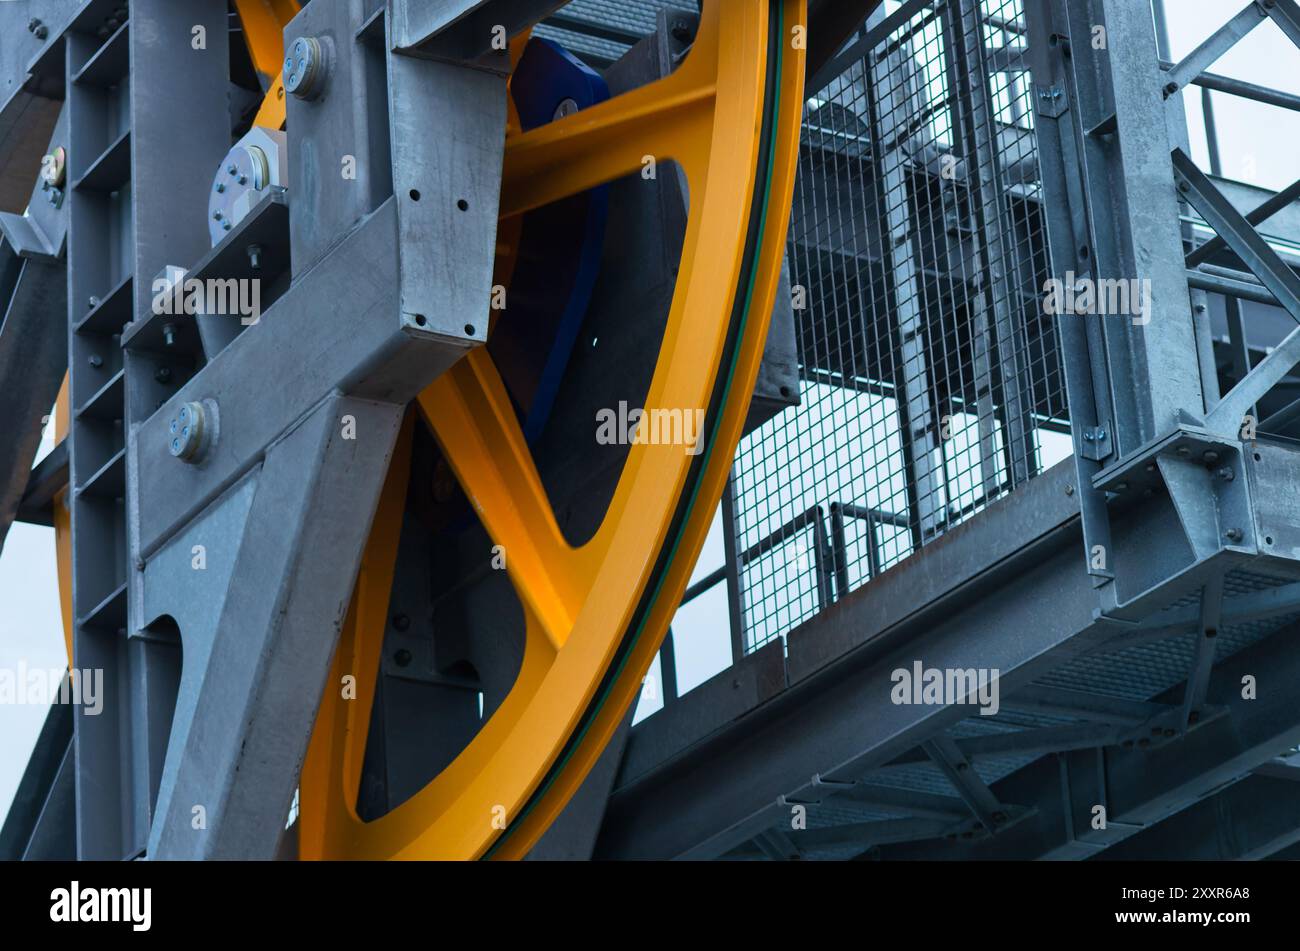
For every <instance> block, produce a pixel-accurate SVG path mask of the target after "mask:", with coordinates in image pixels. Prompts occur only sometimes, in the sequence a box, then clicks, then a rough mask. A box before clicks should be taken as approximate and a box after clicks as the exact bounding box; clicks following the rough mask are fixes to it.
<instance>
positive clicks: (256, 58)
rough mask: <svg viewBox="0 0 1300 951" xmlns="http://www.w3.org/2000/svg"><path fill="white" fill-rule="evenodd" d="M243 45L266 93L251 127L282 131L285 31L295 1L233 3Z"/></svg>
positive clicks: (239, 0) (295, 9)
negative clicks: (237, 14)
mask: <svg viewBox="0 0 1300 951" xmlns="http://www.w3.org/2000/svg"><path fill="white" fill-rule="evenodd" d="M235 9H236V11H238V13H239V20H240V23H241V24H242V26H243V29H244V44H245V45H246V46H247V47H248V56H249V58H250V59H251V60H252V61H253V68H254V69H255V70H257V75H258V78H259V79H260V80H261V82H262V89H263V91H264V92H265V93H266V96H265V98H263V100H262V105H261V108H259V109H258V110H257V116H256V117H255V118H254V119H253V124H254V125H259V126H262V127H264V128H267V129H282V128H284V74H283V71H282V68H281V67H282V65H283V62H284V38H283V37H284V27H285V24H287V23H288V22H289V21H290V20H292V19H293V18H294V17H295V16H297V14H298V10H299V9H300V5H299V3H298V0H235Z"/></svg>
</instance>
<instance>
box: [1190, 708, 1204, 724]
mask: <svg viewBox="0 0 1300 951" xmlns="http://www.w3.org/2000/svg"><path fill="white" fill-rule="evenodd" d="M1200 719H1201V711H1199V710H1193V711H1192V712H1191V713H1189V714H1187V722H1188V723H1195V722H1197V721H1198V720H1200Z"/></svg>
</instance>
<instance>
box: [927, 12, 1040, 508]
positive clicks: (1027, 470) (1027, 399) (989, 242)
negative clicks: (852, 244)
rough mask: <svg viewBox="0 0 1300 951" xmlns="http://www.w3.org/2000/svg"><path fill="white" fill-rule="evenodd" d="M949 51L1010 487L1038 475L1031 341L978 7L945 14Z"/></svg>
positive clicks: (982, 311) (981, 306)
mask: <svg viewBox="0 0 1300 951" xmlns="http://www.w3.org/2000/svg"><path fill="white" fill-rule="evenodd" d="M943 9H944V14H945V15H944V17H943V20H944V25H945V30H946V33H947V45H948V47H949V50H950V52H951V56H952V60H953V68H954V75H953V76H952V78H951V83H950V85H951V87H952V89H953V91H954V94H955V95H956V98H957V101H958V112H959V115H960V117H961V123H962V125H963V127H964V131H965V133H966V140H965V142H964V146H965V148H964V150H963V151H964V156H963V157H964V158H965V159H966V178H967V182H968V184H969V187H970V190H971V193H972V195H973V198H974V204H975V207H976V210H977V214H978V228H977V235H978V237H977V242H978V244H979V247H980V250H979V252H978V255H977V262H978V263H977V265H976V266H977V268H979V273H980V285H981V286H980V292H979V296H978V298H977V303H976V306H977V307H978V308H979V314H978V316H979V317H980V318H982V319H983V320H984V321H985V322H987V319H988V318H987V317H986V316H985V314H986V313H991V314H992V317H993V327H994V337H993V353H992V356H993V359H994V360H995V361H996V364H997V369H998V374H997V375H998V380H999V381H1000V384H1001V386H1000V391H1001V393H1000V397H1001V398H1000V400H999V402H1000V404H1001V409H1002V416H1003V420H1004V426H1005V430H1004V436H1005V439H1004V445H1005V447H1006V453H1007V462H1008V466H1007V472H1008V475H1009V477H1010V481H1011V485H1012V487H1013V488H1014V487H1015V486H1016V485H1019V484H1021V483H1023V482H1025V481H1026V480H1028V479H1029V477H1030V476H1032V475H1034V474H1035V472H1036V471H1037V448H1036V440H1035V428H1036V427H1035V426H1034V418H1033V395H1032V389H1031V387H1030V384H1029V367H1028V364H1027V359H1028V351H1029V341H1028V337H1027V336H1026V334H1025V326H1024V319H1023V305H1022V304H1021V302H1020V301H1019V300H1018V293H1017V291H1018V289H1019V287H1020V286H1021V281H1020V280H1019V274H1018V272H1019V263H1018V261H1017V260H1016V255H1015V254H1013V253H1012V248H1011V246H1010V238H1009V235H1010V234H1011V231H1012V229H1011V223H1010V221H1009V220H1008V217H1007V214H1006V209H1005V207H1004V205H1005V201H1004V196H1005V194H1006V192H1005V188H1004V185H1003V182H1002V170H1001V168H1000V167H999V166H1000V149H999V147H998V135H997V116H996V114H995V112H994V108H993V103H992V96H991V95H990V93H989V85H988V82H989V74H988V64H987V56H986V51H985V45H984V25H983V19H982V16H981V13H980V9H979V5H978V3H977V2H976V0H954V2H953V3H950V4H948V5H946V6H945V7H944V8H943Z"/></svg>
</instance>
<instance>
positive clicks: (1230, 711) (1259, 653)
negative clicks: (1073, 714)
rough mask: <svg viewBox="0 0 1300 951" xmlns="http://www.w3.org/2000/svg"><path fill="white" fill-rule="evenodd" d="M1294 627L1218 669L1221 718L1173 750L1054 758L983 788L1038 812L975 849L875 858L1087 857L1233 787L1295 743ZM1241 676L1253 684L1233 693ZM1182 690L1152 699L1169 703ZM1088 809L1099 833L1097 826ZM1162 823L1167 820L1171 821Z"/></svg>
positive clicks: (1298, 723) (921, 848) (1298, 732)
mask: <svg viewBox="0 0 1300 951" xmlns="http://www.w3.org/2000/svg"><path fill="white" fill-rule="evenodd" d="M1298 631H1300V627H1297V625H1295V624H1291V625H1288V626H1287V627H1284V628H1282V629H1280V630H1278V631H1276V632H1275V633H1273V634H1272V635H1270V636H1269V637H1268V638H1267V639H1265V640H1264V641H1261V642H1259V643H1258V644H1256V645H1254V646H1252V647H1250V648H1247V649H1246V650H1244V651H1241V652H1240V653H1238V654H1235V655H1233V656H1232V657H1230V658H1228V659H1227V660H1225V661H1223V662H1222V663H1221V664H1220V665H1219V666H1218V667H1217V668H1216V669H1215V671H1214V673H1213V675H1212V676H1211V678H1210V683H1209V687H1208V690H1207V697H1208V700H1209V702H1210V703H1211V704H1213V705H1215V706H1218V707H1221V708H1222V709H1223V711H1224V714H1223V715H1221V716H1218V717H1216V718H1214V719H1212V720H1210V721H1208V722H1203V723H1200V724H1198V725H1197V727H1196V728H1195V729H1194V730H1192V731H1190V732H1188V734H1187V735H1186V736H1184V737H1183V738H1181V739H1180V740H1178V741H1177V742H1173V743H1166V744H1164V745H1160V746H1153V747H1151V748H1149V749H1140V748H1119V749H1116V748H1109V749H1106V750H1094V751H1085V752H1075V753H1066V754H1062V755H1060V756H1059V757H1056V758H1047V759H1042V760H1039V761H1037V762H1035V763H1032V764H1030V765H1029V766H1027V767H1025V768H1024V769H1022V770H1019V771H1017V772H1016V773H1013V774H1012V775H1010V776H1008V777H1006V778H1005V779H1002V780H1000V781H998V782H996V783H994V784H993V787H992V788H993V790H994V792H995V793H996V794H997V795H998V796H1000V797H1003V798H1005V799H1008V800H1012V801H1016V802H1033V803H1036V804H1038V811H1037V812H1036V813H1035V814H1033V815H1032V816H1030V817H1027V818H1026V819H1025V820H1024V821H1022V822H1020V823H1018V824H1017V825H1015V826H1014V827H1013V828H1009V829H1007V830H1006V831H1004V832H1003V833H1002V834H1000V835H998V836H994V837H991V838H988V839H985V840H982V841H979V842H966V841H962V842H956V843H954V842H925V843H916V844H915V845H912V846H906V847H899V848H897V849H893V850H885V851H884V853H883V854H882V856H881V857H882V858H889V859H894V858H907V859H918V858H945V859H1070V858H1074V859H1080V858H1088V857H1091V856H1092V855H1094V854H1097V853H1098V852H1101V851H1102V850H1103V849H1106V848H1108V847H1110V846H1112V845H1114V844H1115V843H1118V842H1121V841H1123V840H1125V839H1127V838H1129V837H1130V836H1134V835H1136V834H1140V833H1143V830H1145V829H1148V828H1150V827H1152V826H1155V828H1157V829H1158V828H1159V826H1157V825H1155V824H1156V823H1159V822H1161V821H1162V820H1164V819H1165V818H1166V817H1168V816H1172V815H1174V814H1175V813H1178V812H1180V811H1181V810H1183V809H1185V808H1186V807H1188V806H1189V805H1191V804H1193V803H1195V802H1197V801H1198V800H1201V799H1202V798H1203V797H1205V796H1207V795H1209V794H1211V793H1213V792H1215V791H1217V790H1219V789H1221V788H1222V787H1224V786H1225V785H1227V784H1230V783H1234V782H1236V781H1237V780H1239V779H1241V778H1242V777H1244V776H1246V775H1247V774H1249V773H1251V772H1252V771H1254V770H1255V769H1257V768H1258V767H1260V766H1261V765H1263V764H1265V763H1267V762H1268V761H1269V760H1271V759H1273V758H1274V757H1276V756H1279V755H1281V754H1283V753H1285V752H1286V751H1287V750H1289V749H1291V748H1294V747H1295V746H1296V744H1297V743H1298V742H1300V706H1297V704H1296V703H1295V699H1294V689H1293V688H1294V684H1295V682H1296V678H1297V677H1298V676H1300V656H1298V655H1297V654H1296V652H1295V650H1294V649H1293V645H1294V640H1295V637H1296V634H1297V632H1298ZM1245 677H1250V678H1253V679H1254V682H1255V683H1256V684H1257V686H1258V693H1257V694H1251V693H1250V692H1248V691H1244V690H1243V688H1242V684H1243V678H1245ZM1183 690H1184V686H1183V685H1181V684H1180V685H1178V686H1176V687H1173V688H1171V689H1170V690H1169V691H1166V692H1165V693H1164V694H1161V695H1160V697H1159V698H1158V699H1159V700H1161V701H1162V702H1168V703H1171V704H1172V703H1177V702H1178V701H1179V700H1180V699H1181V696H1182V693H1183ZM1097 806H1102V807H1104V809H1105V819H1106V822H1105V826H1104V827H1103V828H1097V827H1095V824H1094V821H1093V820H1094V818H1095V817H1096V815H1097V813H1096V812H1095V809H1096V807H1097ZM1172 821H1175V822H1176V821H1177V820H1176V819H1175V820H1172Z"/></svg>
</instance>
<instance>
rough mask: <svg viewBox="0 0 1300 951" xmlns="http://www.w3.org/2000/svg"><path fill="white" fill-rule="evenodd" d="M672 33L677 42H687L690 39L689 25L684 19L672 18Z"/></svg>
mask: <svg viewBox="0 0 1300 951" xmlns="http://www.w3.org/2000/svg"><path fill="white" fill-rule="evenodd" d="M672 34H673V39H675V40H676V41H677V42H678V43H689V42H690V41H691V25H690V24H689V23H687V22H686V21H685V20H674V21H673V28H672Z"/></svg>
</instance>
